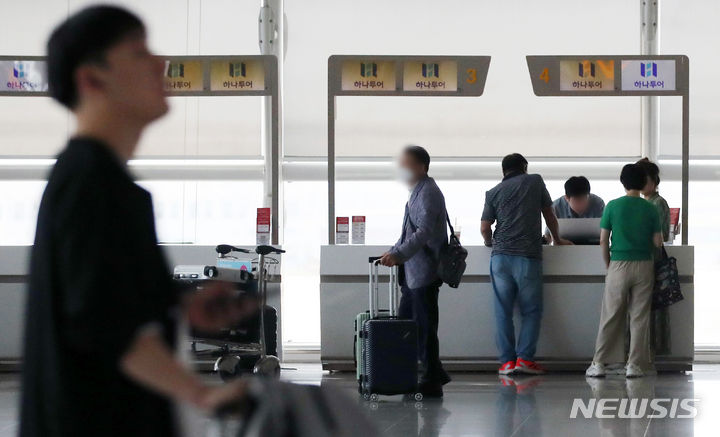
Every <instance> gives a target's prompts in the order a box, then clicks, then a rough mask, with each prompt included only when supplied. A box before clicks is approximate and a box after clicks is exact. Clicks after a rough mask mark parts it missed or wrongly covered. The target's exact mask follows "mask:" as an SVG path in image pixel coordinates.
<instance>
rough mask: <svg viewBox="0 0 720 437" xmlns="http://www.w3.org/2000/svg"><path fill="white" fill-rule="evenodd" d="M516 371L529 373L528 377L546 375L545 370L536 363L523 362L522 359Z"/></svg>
mask: <svg viewBox="0 0 720 437" xmlns="http://www.w3.org/2000/svg"><path fill="white" fill-rule="evenodd" d="M515 371H516V372H517V373H527V374H528V375H542V374H543V373H545V369H543V368H542V367H541V366H540V365H539V364H538V363H536V362H535V361H528V360H523V359H522V358H518V359H517V362H516V363H515Z"/></svg>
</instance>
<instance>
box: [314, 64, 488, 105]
mask: <svg viewBox="0 0 720 437" xmlns="http://www.w3.org/2000/svg"><path fill="white" fill-rule="evenodd" d="M489 67H490V56H352V55H333V56H330V58H329V59H328V87H329V91H330V95H331V96H333V97H334V96H350V95H386V96H432V95H436V96H438V95H441V96H460V97H477V96H481V95H482V93H483V90H484V89H485V80H486V79H487V72H488V68H489Z"/></svg>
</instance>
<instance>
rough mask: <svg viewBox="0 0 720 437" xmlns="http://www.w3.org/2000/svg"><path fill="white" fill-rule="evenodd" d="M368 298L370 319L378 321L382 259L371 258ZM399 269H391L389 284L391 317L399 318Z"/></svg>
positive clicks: (395, 267)
mask: <svg viewBox="0 0 720 437" xmlns="http://www.w3.org/2000/svg"><path fill="white" fill-rule="evenodd" d="M368 261H369V262H370V272H369V279H370V280H369V285H368V287H369V288H368V298H369V307H370V318H371V319H376V318H378V316H379V310H378V308H379V302H378V288H379V282H380V281H379V277H380V275H379V266H380V257H377V256H376V257H370V258H369V259H368ZM398 290H399V287H398V268H397V266H393V267H391V268H390V281H389V284H388V292H389V303H390V305H389V306H390V317H397V311H398Z"/></svg>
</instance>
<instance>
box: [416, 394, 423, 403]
mask: <svg viewBox="0 0 720 437" xmlns="http://www.w3.org/2000/svg"><path fill="white" fill-rule="evenodd" d="M415 400H416V401H418V402H420V401H422V400H423V395H422V393H415Z"/></svg>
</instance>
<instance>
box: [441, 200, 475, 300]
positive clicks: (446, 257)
mask: <svg viewBox="0 0 720 437" xmlns="http://www.w3.org/2000/svg"><path fill="white" fill-rule="evenodd" d="M445 220H447V224H448V226H449V227H450V241H449V242H448V243H447V244H446V245H445V246H443V247H442V248H441V249H440V257H439V260H438V261H439V265H438V276H439V277H440V279H441V280H442V281H443V282H444V283H446V284H447V285H449V286H450V287H452V288H458V286H459V285H460V281H462V277H463V274H464V273H465V268H466V267H467V263H466V262H465V259H466V258H467V256H468V251H467V249H465V248H464V247H462V245H461V244H460V240H459V239H458V237H456V236H455V230H454V229H453V227H452V224H450V216H448V213H447V211H445Z"/></svg>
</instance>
